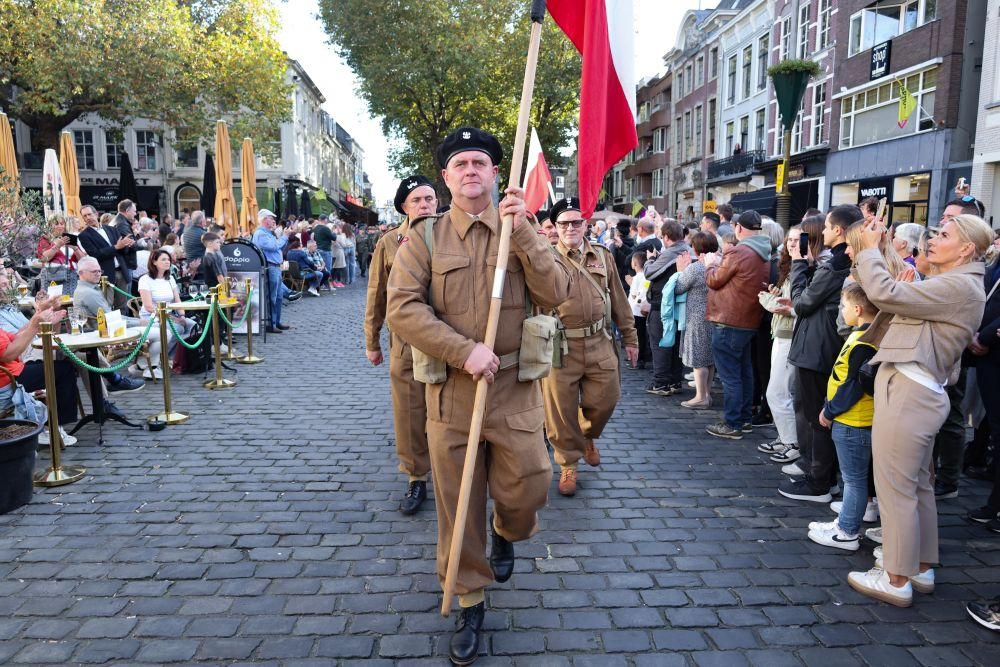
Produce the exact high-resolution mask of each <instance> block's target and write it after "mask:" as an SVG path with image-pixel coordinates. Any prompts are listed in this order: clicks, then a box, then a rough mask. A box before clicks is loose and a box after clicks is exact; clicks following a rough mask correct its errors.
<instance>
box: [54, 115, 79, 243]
mask: <svg viewBox="0 0 1000 667" xmlns="http://www.w3.org/2000/svg"><path fill="white" fill-rule="evenodd" d="M59 170H60V171H62V179H63V192H65V193H66V215H67V216H72V217H75V218H79V217H80V207H81V206H83V203H82V202H81V201H80V172H79V171H78V169H77V166H76V148H75V147H74V146H73V135H72V134H70V133H69V132H63V133H62V134H60V135H59ZM67 231H70V232H75V231H76V230H75V229H67Z"/></svg>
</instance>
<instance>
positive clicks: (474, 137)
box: [437, 127, 503, 169]
mask: <svg viewBox="0 0 1000 667" xmlns="http://www.w3.org/2000/svg"><path fill="white" fill-rule="evenodd" d="M462 151H479V152H481V153H486V154H487V155H489V156H490V159H491V160H493V164H494V166H496V165H499V164H500V162H501V161H503V148H501V147H500V142H499V141H497V138H496V137H494V136H493V135H492V134H490V133H489V132H484V131H483V130H480V129H479V128H476V127H460V128H458V129H457V130H455V131H454V132H452V133H451V134H449V135H448V136H447V137H445V138H444V141H443V142H442V143H441V145H440V146H439V147H438V152H437V158H438V163H439V164H440V165H441V168H442V169H445V168H447V167H448V160H450V159H451V158H453V157H454V156H455V155H456V154H458V153H461V152H462Z"/></svg>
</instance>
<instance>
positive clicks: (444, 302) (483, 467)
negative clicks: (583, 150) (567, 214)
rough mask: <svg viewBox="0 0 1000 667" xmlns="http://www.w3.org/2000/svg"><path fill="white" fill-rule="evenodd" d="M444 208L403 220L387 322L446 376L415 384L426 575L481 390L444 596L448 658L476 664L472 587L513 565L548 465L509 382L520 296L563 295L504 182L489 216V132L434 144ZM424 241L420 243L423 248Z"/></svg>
mask: <svg viewBox="0 0 1000 667" xmlns="http://www.w3.org/2000/svg"><path fill="white" fill-rule="evenodd" d="M437 157H438V162H439V163H440V165H441V167H442V176H443V178H444V182H445V184H446V185H447V187H448V190H449V191H450V192H451V196H452V205H451V209H450V210H449V211H448V212H447V213H445V214H443V215H442V216H439V217H438V216H432V217H428V218H425V219H423V220H419V221H416V222H413V223H411V226H410V229H409V232H408V234H407V236H405V237H403V239H402V240H401V245H400V249H399V252H398V253H397V255H396V262H395V264H394V266H393V270H392V274H391V275H390V276H389V304H388V321H389V326H390V327H391V328H392V329H393V330H394V331H395V332H397V333H398V334H399V335H400V336H402V337H403V338H405V339H406V340H407V341H408V342H409V343H410V344H411V345H413V347H414V349H415V350H420V351H422V352H423V353H426V354H427V355H430V356H431V357H433V358H436V359H438V360H442V361H443V362H445V363H446V364H447V373H446V379H445V380H444V381H443V382H442V383H440V384H428V385H427V387H426V388H427V435H428V441H429V445H430V455H431V469H432V471H433V474H434V480H435V487H434V488H435V493H436V497H437V502H436V508H437V519H438V544H437V571H438V577H439V579H440V580H441V582H442V583H443V582H444V578H445V573H446V571H447V566H448V562H447V561H448V557H449V549H450V547H451V537H452V534H453V530H454V525H453V522H454V517H455V513H456V507H457V502H458V494H459V482H460V480H461V478H462V468H463V463H464V458H465V450H466V442H467V440H468V434H469V427H470V422H471V419H472V410H473V403H474V397H475V393H476V382H477V381H478V380H479V379H480V378H481V377H482V378H485V379H486V381H487V382H489V383H491V384H492V385H493V386H492V387H491V388H490V391H489V394H488V398H487V406H486V412H485V418H484V422H483V430H482V439H483V440H482V441H481V442H480V445H479V446H480V447H482V448H483V450H484V451H483V452H481V453H480V454H479V456H478V458H477V460H476V469H475V471H474V477H473V482H472V484H473V486H472V495H471V501H470V506H469V514H468V519H467V523H466V527H465V540H464V542H463V546H462V554H461V563H460V565H459V568H458V579H457V583H456V588H455V590H456V592H457V593H458V595H459V604H460V605H461V607H462V613H461V615H460V617H459V619H458V624H457V629H456V631H455V634H454V635H453V636H452V638H451V644H450V648H451V660H452V662H454V663H455V664H460V665H467V664H469V663H471V662H472V661H473V660H475V659H476V656H477V654H478V650H479V635H480V632H481V630H482V627H483V618H484V613H485V604H484V589H485V588H486V586H488V585H489V584H491V583H492V582H493V581H499V582H503V581H506V580H507V579H508V578H510V576H511V574H512V573H513V571H514V545H513V544H512V543H513V542H517V541H519V540H525V539H528V538H529V537H531V536H532V535H533V534H534V533H535V532H536V531H537V530H538V516H537V512H538V510H539V509H540V508H541V507H542V506H543V505H544V504H545V499H546V495H547V491H548V487H549V484H550V483H551V479H552V466H551V464H550V463H549V458H548V453H547V451H546V449H545V443H544V440H543V436H542V424H543V422H544V418H545V411H544V407H543V402H542V396H541V390H540V388H539V386H538V383H536V382H520V381H518V368H517V355H518V350H519V349H520V343H521V329H522V322H523V321H524V319H525V292H530V296H531V301H532V303H533V304H535V305H538V306H540V307H542V308H554V307H555V306H556V305H558V304H559V303H561V302H562V301H563V300H564V299H565V298H566V294H567V284H568V276H567V273H566V270H565V269H564V268H563V267H562V266H561V265H560V264H559V263H558V262H557V261H556V259H555V256H554V253H553V252H552V251H551V250H550V248H549V245H548V243H546V241H545V239H544V238H542V237H541V236H539V235H538V234H536V233H535V230H534V229H533V228H532V226H531V225H530V224H529V223H528V222H527V220H526V213H525V206H524V200H523V193H522V191H521V190H520V188H517V187H510V188H508V189H507V190H506V194H507V196H506V197H505V198H504V199H503V201H501V202H500V209H499V211H498V210H497V209H496V208H495V207H494V206H493V203H492V200H491V189H492V185H493V183H494V182H495V180H496V177H497V173H498V171H499V168H498V167H497V165H498V164H499V163H500V160H501V159H502V157H503V151H502V149H501V148H500V144H499V142H498V141H497V140H496V138H495V137H493V136H492V135H490V134H488V133H486V132H483V131H482V130H478V129H476V128H471V127H462V128H459V129H458V130H456V131H455V132H454V133H453V134H450V135H449V136H448V137H446V138H445V140H444V143H443V144H442V145H441V147H440V148H439V149H438V156H437ZM504 215H512V216H513V217H514V224H513V234H512V235H511V246H510V255H509V264H508V266H507V274H506V280H505V284H504V289H503V294H502V297H503V301H502V307H501V311H500V320H499V326H498V328H497V336H496V344H495V346H494V349H495V353H494V351H491V350H490V349H489V348H488V347H486V346H485V345H484V344H483V343H481V342H479V341H482V340H483V339H484V338H485V335H486V322H487V313H488V312H489V310H490V297H491V293H492V286H493V274H494V272H495V268H496V264H497V252H498V246H499V243H500V231H501V216H504ZM428 239H429V240H430V243H428ZM487 489H488V490H489V494H490V495H491V496H492V497H493V506H494V509H495V513H494V515H493V516H492V520H491V521H490V526H491V532H492V551H491V554H490V558H489V560H487V558H486V525H487V516H486V494H487Z"/></svg>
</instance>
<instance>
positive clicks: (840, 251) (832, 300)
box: [788, 243, 851, 374]
mask: <svg viewBox="0 0 1000 667" xmlns="http://www.w3.org/2000/svg"><path fill="white" fill-rule="evenodd" d="M846 249H847V244H846V243H842V244H840V245H839V246H837V247H836V248H834V249H833V254H832V256H831V257H830V259H829V261H827V262H825V263H823V264H820V265H819V266H818V267H816V268H815V269H813V268H811V267H810V266H809V262H807V261H806V260H804V259H799V260H795V261H794V262H792V273H791V281H792V304H794V307H795V315H796V317H797V319H796V320H795V329H794V331H793V332H792V345H791V348H789V351H788V363H790V364H791V365H792V366H795V367H797V368H805V369H807V370H812V371H816V372H818V373H824V374H829V373H830V371H831V370H833V363H834V362H835V361H836V360H837V355H838V354H840V348H841V347H843V345H844V339H843V338H841V337H840V334H838V333H837V314H838V312H839V311H840V292H841V290H842V289H843V288H844V280H846V279H847V276H848V275H849V274H850V272H851V258H850V257H848V256H847V254H846V253H845V250H846Z"/></svg>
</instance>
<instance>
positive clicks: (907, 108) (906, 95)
mask: <svg viewBox="0 0 1000 667" xmlns="http://www.w3.org/2000/svg"><path fill="white" fill-rule="evenodd" d="M896 85H898V86H899V120H898V121H897V122H896V124H897V125H899V127H900V129H902V128H904V127H906V122H907V121H908V120H909V119H910V115H911V114H913V112H914V110H915V109H916V108H917V98H915V97H914V96H913V95H911V94H910V91H909V90H907V89H906V86H905V85H903V82H902V81H899V80H897V81H896Z"/></svg>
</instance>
